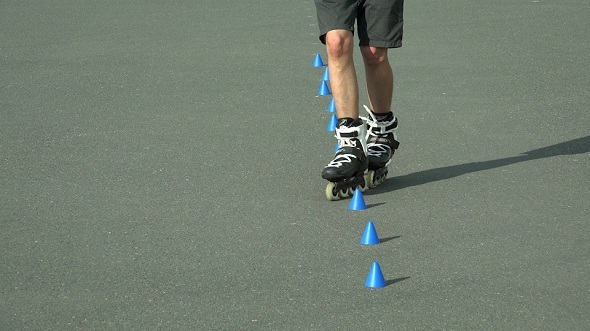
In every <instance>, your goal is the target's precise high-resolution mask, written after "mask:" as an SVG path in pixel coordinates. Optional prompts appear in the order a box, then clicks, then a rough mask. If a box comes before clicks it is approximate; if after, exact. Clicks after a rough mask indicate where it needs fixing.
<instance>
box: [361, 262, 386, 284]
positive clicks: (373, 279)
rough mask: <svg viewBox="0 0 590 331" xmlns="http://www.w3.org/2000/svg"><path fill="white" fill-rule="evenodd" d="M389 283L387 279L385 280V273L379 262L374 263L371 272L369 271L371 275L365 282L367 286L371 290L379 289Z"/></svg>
mask: <svg viewBox="0 0 590 331" xmlns="http://www.w3.org/2000/svg"><path fill="white" fill-rule="evenodd" d="M386 285H387V283H386V282H385V278H383V273H382V272H381V267H380V266H379V263H378V262H377V261H375V262H373V265H371V270H369V274H368V275H367V280H366V281H365V286H366V287H370V288H379V287H385V286H386Z"/></svg>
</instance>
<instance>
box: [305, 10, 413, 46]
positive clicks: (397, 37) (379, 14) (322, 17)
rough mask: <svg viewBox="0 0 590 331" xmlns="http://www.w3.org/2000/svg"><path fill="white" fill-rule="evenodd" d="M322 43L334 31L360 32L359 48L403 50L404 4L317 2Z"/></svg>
mask: <svg viewBox="0 0 590 331" xmlns="http://www.w3.org/2000/svg"><path fill="white" fill-rule="evenodd" d="M315 6H316V11H317V15H318V25H319V28H320V40H321V42H322V43H324V44H325V43H326V33H328V31H331V30H349V31H352V32H353V33H354V31H355V29H354V25H355V22H356V26H357V29H358V37H359V40H360V42H359V45H360V46H374V47H384V48H396V47H401V46H402V36H403V32H404V30H403V23H404V16H403V11H404V0H315Z"/></svg>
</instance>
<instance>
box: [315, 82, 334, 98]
mask: <svg viewBox="0 0 590 331" xmlns="http://www.w3.org/2000/svg"><path fill="white" fill-rule="evenodd" d="M330 94H332V92H331V91H330V88H329V87H328V83H327V82H326V81H325V80H323V81H322V84H321V85H320V88H319V90H318V95H330Z"/></svg>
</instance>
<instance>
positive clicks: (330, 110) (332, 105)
mask: <svg viewBox="0 0 590 331" xmlns="http://www.w3.org/2000/svg"><path fill="white" fill-rule="evenodd" d="M335 112H336V103H335V102H334V98H332V100H330V104H329V105H328V113H335Z"/></svg>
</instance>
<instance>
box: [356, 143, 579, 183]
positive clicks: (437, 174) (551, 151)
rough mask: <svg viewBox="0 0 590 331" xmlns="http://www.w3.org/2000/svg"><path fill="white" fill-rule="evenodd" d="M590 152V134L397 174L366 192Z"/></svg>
mask: <svg viewBox="0 0 590 331" xmlns="http://www.w3.org/2000/svg"><path fill="white" fill-rule="evenodd" d="M589 152H590V136H586V137H583V138H578V139H574V140H570V141H566V142H563V143H559V144H556V145H551V146H547V147H543V148H539V149H535V150H532V151H528V152H525V153H523V154H521V155H518V156H512V157H507V158H503V159H498V160H490V161H484V162H471V163H465V164H458V165H454V166H448V167H442V168H436V169H430V170H424V171H418V172H414V173H411V174H407V175H404V176H397V177H394V178H393V179H391V178H390V179H388V180H386V181H385V182H384V183H383V184H381V185H380V186H378V187H376V188H374V189H372V190H370V191H368V192H366V193H365V194H377V193H380V192H387V191H393V190H400V189H404V188H407V187H412V186H418V185H423V184H427V183H431V182H436V181H440V180H445V179H449V178H453V177H457V176H461V175H464V174H468V173H473V172H478V171H483V170H489V169H494V168H499V167H504V166H507V165H511V164H516V163H520V162H526V161H532V160H537V159H543V158H547V157H552V156H558V155H574V154H582V153H589Z"/></svg>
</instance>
